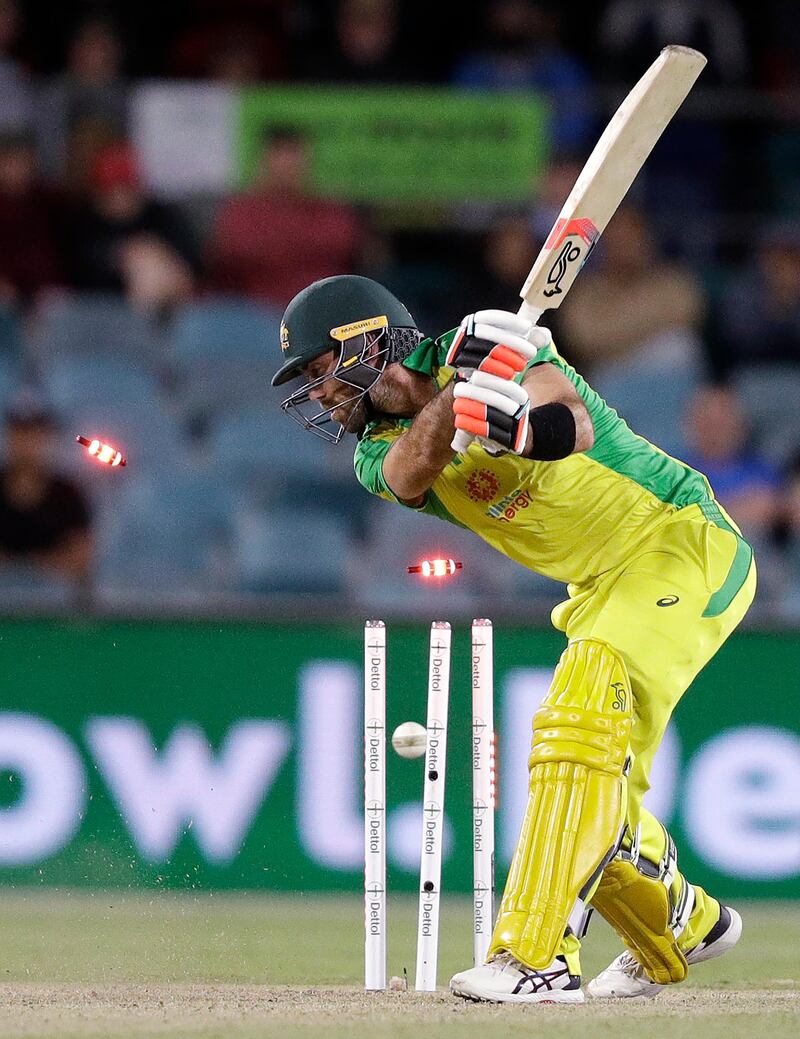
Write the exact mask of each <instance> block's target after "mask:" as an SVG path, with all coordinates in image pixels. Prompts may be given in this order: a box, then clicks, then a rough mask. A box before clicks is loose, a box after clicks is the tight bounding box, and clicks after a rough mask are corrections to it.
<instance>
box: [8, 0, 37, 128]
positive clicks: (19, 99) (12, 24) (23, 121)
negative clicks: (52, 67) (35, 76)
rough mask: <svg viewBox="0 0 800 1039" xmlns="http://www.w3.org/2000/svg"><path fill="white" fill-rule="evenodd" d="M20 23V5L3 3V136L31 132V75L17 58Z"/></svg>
mask: <svg viewBox="0 0 800 1039" xmlns="http://www.w3.org/2000/svg"><path fill="white" fill-rule="evenodd" d="M19 20H20V19H19V7H18V5H17V4H16V3H14V2H13V0H0V133H8V132H9V131H19V130H28V129H30V125H31V121H32V118H33V94H32V91H31V85H30V83H29V81H28V75H27V73H26V71H25V69H24V68H23V66H22V64H21V63H20V62H19V61H17V59H16V58H15V57H14V50H13V49H14V44H15V43H16V39H17V35H18V33H19Z"/></svg>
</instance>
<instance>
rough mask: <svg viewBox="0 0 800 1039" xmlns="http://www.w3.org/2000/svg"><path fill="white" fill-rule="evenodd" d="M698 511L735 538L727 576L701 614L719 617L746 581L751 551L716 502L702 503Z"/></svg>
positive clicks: (751, 559)
mask: <svg viewBox="0 0 800 1039" xmlns="http://www.w3.org/2000/svg"><path fill="white" fill-rule="evenodd" d="M700 509H701V511H702V513H703V515H704V516H705V517H706V519H707V520H710V521H711V522H712V523H713V524H715V526H717V527H719V528H720V529H721V530H727V531H728V532H729V533H731V534H733V536H734V537H735V538H736V552H735V554H734V557H733V562H732V563H731V566H730V570H728V576H727V577H726V578H725V580H724V581H723V582H722V585H721V586H720V587H719V588H718V589H717V590H716V592H714V594H713V595H712V596H711V598H710V599H709V600H708V603H707V604H706V608H705V609H704V610H703V613H702V616H703V617H719V615H720V614H721V613H724V612H725V611H726V610H727V608H728V607H729V606H730V604H731V603H732V602H733V600H734V599H735V598H736V596H737V595H738V594H739V592H740V591H741V588H742V585H743V584H744V582H745V581H746V580H747V575H748V574H749V573H750V564H751V563H752V561H753V550H752V548H751V547H750V545H748V544H747V542H746V541H745V540H744V538H743V537H741V536H740V535H739V534H738V533H737V531H735V530H734V529H733V527H732V526H731V525H730V523H728V521H727V520H726V519H725V517H724V516H723V515H722V512H721V511H720V508H719V506H718V505H717V504H716V502H703V503H701V505H700Z"/></svg>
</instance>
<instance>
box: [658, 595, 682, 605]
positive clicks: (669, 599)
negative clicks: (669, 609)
mask: <svg viewBox="0 0 800 1039" xmlns="http://www.w3.org/2000/svg"><path fill="white" fill-rule="evenodd" d="M676 602H680V599H679V598H678V596H677V595H665V596H664V598H663V599H658V600H657V601H656V606H674V605H675V603H676Z"/></svg>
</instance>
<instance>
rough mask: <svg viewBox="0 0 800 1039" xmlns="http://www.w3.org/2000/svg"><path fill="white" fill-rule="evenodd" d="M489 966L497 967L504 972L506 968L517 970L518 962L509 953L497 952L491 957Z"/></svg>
mask: <svg viewBox="0 0 800 1039" xmlns="http://www.w3.org/2000/svg"><path fill="white" fill-rule="evenodd" d="M490 966H492V967H497V968H498V969H499V970H505V968H506V967H514V968H515V969H516V970H519V969H520V962H519V960H515V959H514V957H513V956H512V955H511V953H510V952H499V953H498V954H497V955H496V956H493V957H492V959H491V961H490Z"/></svg>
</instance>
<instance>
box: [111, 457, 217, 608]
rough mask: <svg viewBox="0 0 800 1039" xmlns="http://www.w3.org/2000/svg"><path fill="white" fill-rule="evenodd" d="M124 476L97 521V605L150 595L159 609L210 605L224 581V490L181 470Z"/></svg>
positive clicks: (213, 480)
mask: <svg viewBox="0 0 800 1039" xmlns="http://www.w3.org/2000/svg"><path fill="white" fill-rule="evenodd" d="M120 475H122V474H120ZM126 475H127V474H126ZM130 475H131V477H132V479H130V480H128V481H127V482H126V483H124V484H120V485H119V488H120V489H119V491H118V493H117V494H116V495H115V496H114V497H113V499H111V498H110V497H107V498H106V501H105V503H104V507H103V509H102V510H101V513H100V515H99V517H98V553H99V560H98V568H97V585H98V594H99V598H100V600H101V602H105V603H110V604H117V605H120V604H125V603H135V602H137V601H146V600H147V599H148V598H149V597H152V598H154V599H155V600H156V601H158V602H161V603H163V604H165V605H169V604H173V605H184V604H185V605H195V606H197V605H203V604H206V605H210V604H212V603H213V601H214V599H215V597H221V596H222V595H223V593H224V592H225V590H226V585H227V581H228V577H227V575H228V572H229V563H230V557H229V547H228V546H229V541H230V529H231V514H232V511H233V499H232V497H231V494H230V490H229V488H228V486H227V484H226V483H225V482H224V481H221V480H219V479H218V478H217V477H216V475H215V474H214V473H213V472H211V471H208V470H203V469H196V468H193V467H191V466H188V465H185V466H174V465H172V466H169V467H165V468H163V469H162V470H161V471H160V472H155V473H153V474H151V475H149V476H141V475H138V474H135V473H134V472H131V474H130Z"/></svg>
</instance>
